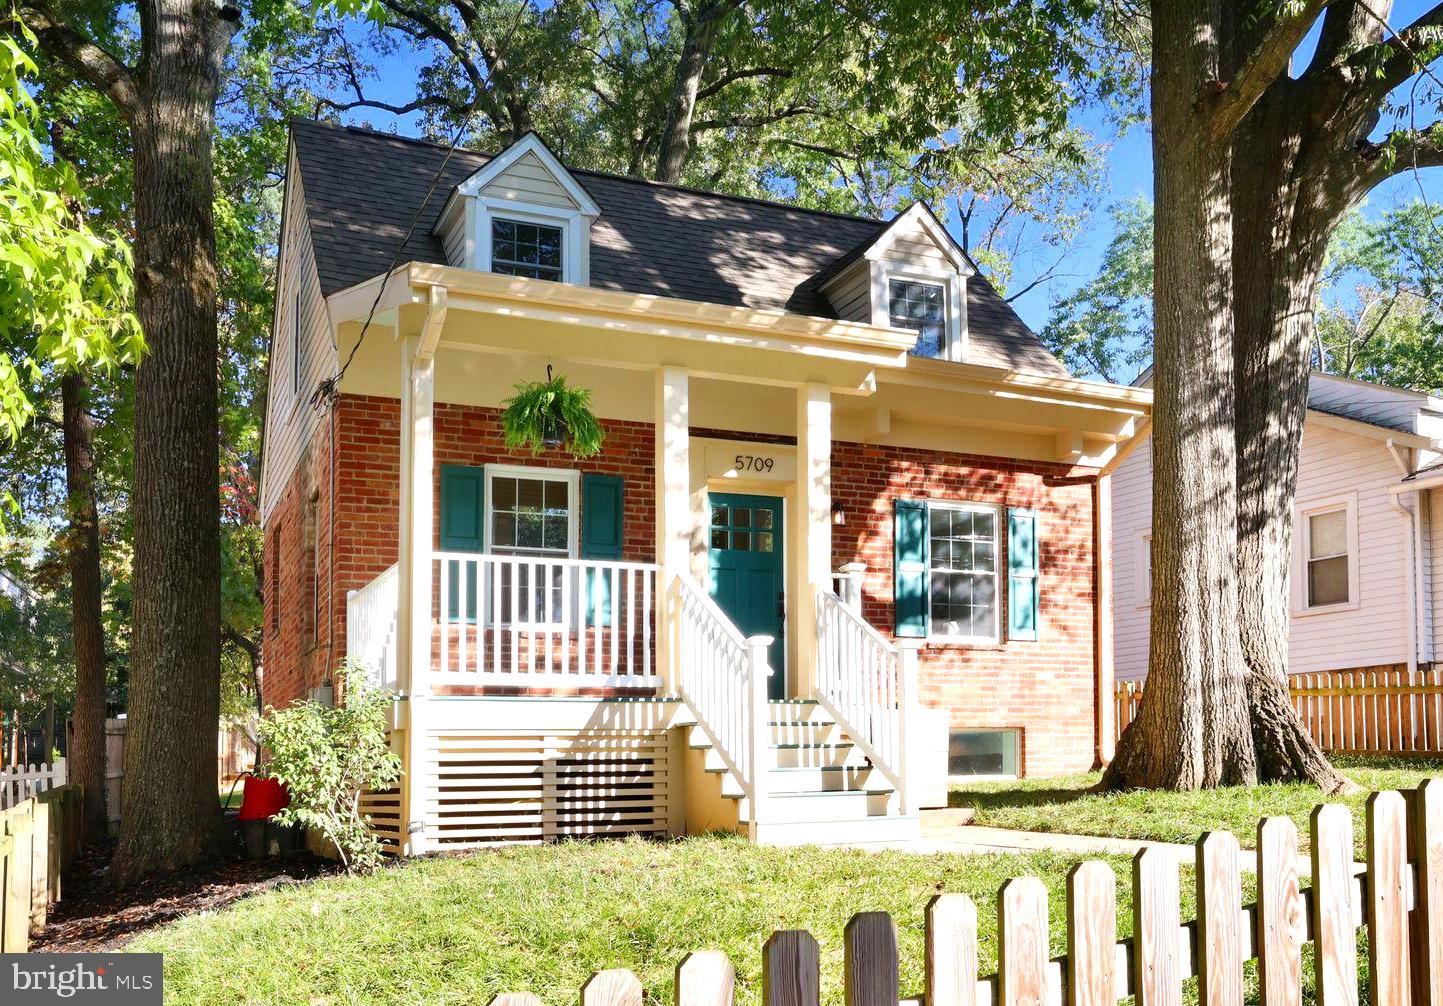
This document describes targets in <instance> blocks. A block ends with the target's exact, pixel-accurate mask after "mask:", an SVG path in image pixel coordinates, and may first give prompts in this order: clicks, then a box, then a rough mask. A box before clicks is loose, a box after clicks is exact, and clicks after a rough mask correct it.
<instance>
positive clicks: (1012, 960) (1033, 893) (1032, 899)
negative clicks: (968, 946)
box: [997, 877, 1049, 1006]
mask: <svg viewBox="0 0 1443 1006" xmlns="http://www.w3.org/2000/svg"><path fill="white" fill-rule="evenodd" d="M997 936H998V940H997V960H998V964H999V968H998V984H999V986H1000V991H999V996H998V998H999V1000H1000V1002H1001V1006H1039V1004H1041V1003H1045V1002H1047V960H1048V957H1049V954H1048V930H1047V888H1046V887H1044V886H1043V884H1042V881H1040V880H1038V879H1037V878H1036V877H1014V878H1013V879H1011V880H1009V881H1007V883H1005V884H1003V885H1002V890H1001V892H1000V893H999V894H998V896H997Z"/></svg>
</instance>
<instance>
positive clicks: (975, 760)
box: [947, 730, 1018, 779]
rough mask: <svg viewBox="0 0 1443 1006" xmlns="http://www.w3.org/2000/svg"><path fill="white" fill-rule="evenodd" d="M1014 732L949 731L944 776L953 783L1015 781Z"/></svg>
mask: <svg viewBox="0 0 1443 1006" xmlns="http://www.w3.org/2000/svg"><path fill="white" fill-rule="evenodd" d="M1017 735H1018V732H1017V731H1016V730H953V731H952V732H951V733H950V734H949V735H948V738H947V775H948V776H949V777H951V778H954V779H976V778H979V777H980V778H989V777H1000V778H1013V779H1015V778H1016V777H1017Z"/></svg>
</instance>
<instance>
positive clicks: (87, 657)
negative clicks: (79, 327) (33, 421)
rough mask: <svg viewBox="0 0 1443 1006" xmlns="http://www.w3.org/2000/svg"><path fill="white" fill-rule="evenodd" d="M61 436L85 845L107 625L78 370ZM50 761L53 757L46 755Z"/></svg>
mask: <svg viewBox="0 0 1443 1006" xmlns="http://www.w3.org/2000/svg"><path fill="white" fill-rule="evenodd" d="M60 402H61V410H60V411H61V435H62V437H63V439H64V444H65V488H66V493H67V495H68V496H69V507H68V509H69V513H68V517H69V521H70V528H69V531H68V533H67V535H66V537H67V539H68V540H67V541H66V558H67V559H68V560H69V566H70V620H71V630H70V631H71V636H72V638H73V645H74V649H75V712H74V722H75V733H74V736H73V738H72V741H71V748H70V750H69V752H68V758H67V762H68V765H67V768H68V770H69V776H70V781H71V782H78V783H80V784H81V785H82V786H83V787H84V788H85V814H84V828H85V838H86V840H87V841H95V840H97V839H102V838H104V837H105V830H106V814H105V626H104V623H103V622H102V621H101V611H100V605H101V585H100V511H99V507H98V506H97V505H96V501H95V438H94V430H93V428H92V425H91V422H90V416H89V414H88V413H87V412H86V411H85V407H86V381H85V377H84V375H83V374H82V373H80V372H79V371H73V372H71V373H69V374H66V375H65V376H64V377H62V378H61V379H60ZM46 756H47V757H48V756H49V751H48V750H47V751H46Z"/></svg>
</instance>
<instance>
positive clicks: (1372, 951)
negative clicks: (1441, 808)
mask: <svg viewBox="0 0 1443 1006" xmlns="http://www.w3.org/2000/svg"><path fill="white" fill-rule="evenodd" d="M1406 815H1407V807H1406V805H1405V804H1404V802H1403V797H1402V794H1400V793H1396V792H1391V791H1390V792H1384V793H1374V794H1373V795H1372V796H1370V797H1369V798H1368V931H1369V935H1370V938H1369V940H1368V974H1369V977H1370V979H1371V982H1372V992H1373V995H1372V1006H1409V999H1410V991H1411V989H1410V983H1411V981H1412V979H1411V977H1410V975H1409V971H1408V832H1407V827H1408V826H1407V817H1406Z"/></svg>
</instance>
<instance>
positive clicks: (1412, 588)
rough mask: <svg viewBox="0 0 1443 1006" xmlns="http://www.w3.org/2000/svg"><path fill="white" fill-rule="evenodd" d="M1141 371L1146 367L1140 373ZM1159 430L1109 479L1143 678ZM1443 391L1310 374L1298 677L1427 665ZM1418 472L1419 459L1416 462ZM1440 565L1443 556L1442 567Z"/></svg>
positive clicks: (1120, 617) (1435, 636) (1442, 543)
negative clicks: (1153, 449)
mask: <svg viewBox="0 0 1443 1006" xmlns="http://www.w3.org/2000/svg"><path fill="white" fill-rule="evenodd" d="M1145 379H1146V376H1145V377H1144V380H1145ZM1151 444H1152V441H1151V438H1150V437H1146V436H1144V437H1139V438H1138V441H1137V442H1136V443H1135V444H1133V445H1130V446H1129V447H1128V448H1127V449H1126V450H1127V451H1128V452H1129V453H1127V456H1126V457H1125V458H1124V460H1123V461H1122V462H1121V464H1119V465H1118V467H1117V471H1116V473H1115V475H1114V476H1113V479H1112V489H1113V495H1112V499H1113V514H1114V517H1113V530H1114V537H1113V587H1114V593H1113V606H1114V608H1113V612H1114V613H1113V624H1114V627H1115V633H1116V673H1117V677H1118V678H1119V679H1121V680H1138V679H1141V678H1144V677H1146V675H1147V650H1148V632H1149V624H1150V616H1151V612H1150V600H1151V579H1150V569H1151V555H1150V551H1149V550H1150V542H1151V527H1152V452H1151ZM1440 451H1443V399H1439V398H1435V397H1433V396H1430V395H1424V394H1419V393H1417V392H1411V391H1399V390H1397V389H1396V388H1385V387H1382V386H1380V385H1376V384H1365V383H1363V382H1361V381H1353V380H1348V379H1347V378H1342V377H1333V376H1331V375H1327V374H1319V373H1315V374H1313V375H1312V378H1311V379H1310V384H1309V388H1308V417H1307V421H1306V423H1305V425H1304V427H1303V445H1302V452H1301V455H1300V457H1299V462H1298V491H1297V505H1296V509H1295V511H1294V519H1293V568H1292V578H1291V579H1292V586H1291V591H1292V596H1291V598H1290V602H1289V603H1290V605H1291V608H1292V626H1291V632H1290V635H1289V663H1290V667H1291V669H1292V671H1293V672H1294V673H1303V672H1306V671H1339V670H1347V669H1352V668H1380V669H1381V668H1388V669H1390V670H1415V669H1416V668H1417V667H1419V666H1423V665H1427V664H1431V663H1432V662H1433V660H1434V659H1435V658H1434V654H1435V652H1436V651H1437V648H1438V645H1439V644H1440V642H1443V640H1440V638H1439V633H1443V618H1440V617H1439V616H1440V615H1443V584H1440V583H1439V582H1438V579H1437V577H1435V575H1434V566H1435V564H1443V523H1439V524H1438V525H1437V526H1435V521H1438V522H1443V495H1440V493H1443V488H1440V487H1443V469H1436V468H1431V469H1430V466H1433V465H1436V464H1437V462H1438V461H1439V458H1440ZM1419 469H1424V470H1423V471H1419ZM1440 570H1443V565H1440Z"/></svg>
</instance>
